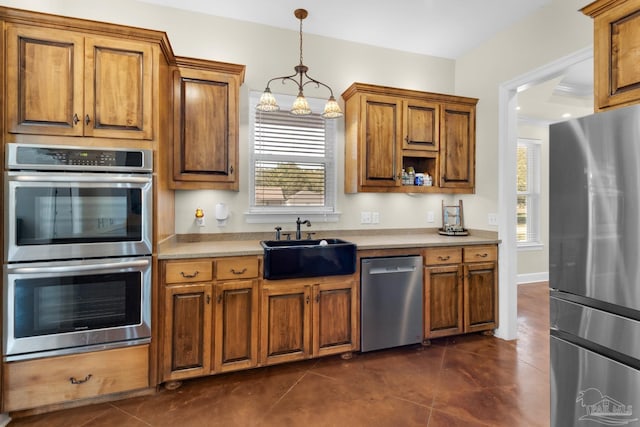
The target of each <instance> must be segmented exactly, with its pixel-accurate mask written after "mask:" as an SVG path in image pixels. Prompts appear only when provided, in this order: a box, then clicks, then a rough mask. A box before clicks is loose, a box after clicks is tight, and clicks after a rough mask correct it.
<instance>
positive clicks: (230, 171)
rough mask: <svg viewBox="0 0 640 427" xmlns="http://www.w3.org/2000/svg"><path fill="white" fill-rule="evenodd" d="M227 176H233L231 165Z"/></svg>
mask: <svg viewBox="0 0 640 427" xmlns="http://www.w3.org/2000/svg"><path fill="white" fill-rule="evenodd" d="M229 175H233V165H231V166H229Z"/></svg>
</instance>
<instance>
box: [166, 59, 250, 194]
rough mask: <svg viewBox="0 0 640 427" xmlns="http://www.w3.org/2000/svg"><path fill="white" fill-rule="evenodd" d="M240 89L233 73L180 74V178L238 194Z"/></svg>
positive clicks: (177, 158) (175, 173)
mask: <svg viewBox="0 0 640 427" xmlns="http://www.w3.org/2000/svg"><path fill="white" fill-rule="evenodd" d="M238 86H239V85H238V81H237V78H236V77H235V76H232V75H225V74H222V73H216V72H210V71H200V70H191V69H181V70H179V71H176V72H175V74H174V99H175V104H174V115H175V131H174V157H173V162H174V166H173V169H174V170H173V177H174V180H176V181H187V182H192V183H203V184H204V185H203V186H202V188H217V189H226V190H238V177H237V172H238V135H237V129H238V89H239V88H238ZM207 183H208V185H206V184H207ZM181 188H184V186H183V187H181Z"/></svg>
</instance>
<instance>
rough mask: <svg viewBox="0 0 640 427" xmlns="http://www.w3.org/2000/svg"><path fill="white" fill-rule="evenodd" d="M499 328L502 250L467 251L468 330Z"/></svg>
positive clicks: (465, 311) (465, 275)
mask: <svg viewBox="0 0 640 427" xmlns="http://www.w3.org/2000/svg"><path fill="white" fill-rule="evenodd" d="M497 327H498V248H497V246H473V247H465V248H464V330H465V332H478V331H493V330H494V329H496V328H497Z"/></svg>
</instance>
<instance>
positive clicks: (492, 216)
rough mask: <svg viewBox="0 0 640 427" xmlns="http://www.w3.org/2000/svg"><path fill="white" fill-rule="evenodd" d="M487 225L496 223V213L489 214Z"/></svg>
mask: <svg viewBox="0 0 640 427" xmlns="http://www.w3.org/2000/svg"><path fill="white" fill-rule="evenodd" d="M489 225H498V214H495V213H490V214H489Z"/></svg>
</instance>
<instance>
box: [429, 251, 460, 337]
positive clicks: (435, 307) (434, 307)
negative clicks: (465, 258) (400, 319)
mask: <svg viewBox="0 0 640 427" xmlns="http://www.w3.org/2000/svg"><path fill="white" fill-rule="evenodd" d="M463 294H464V287H463V278H462V248H443V249H440V248H436V249H427V250H426V255H425V270H424V321H425V327H424V336H425V339H429V338H437V337H443V336H448V335H458V334H462V333H464V320H463V313H464V308H463V301H464V299H463Z"/></svg>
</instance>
